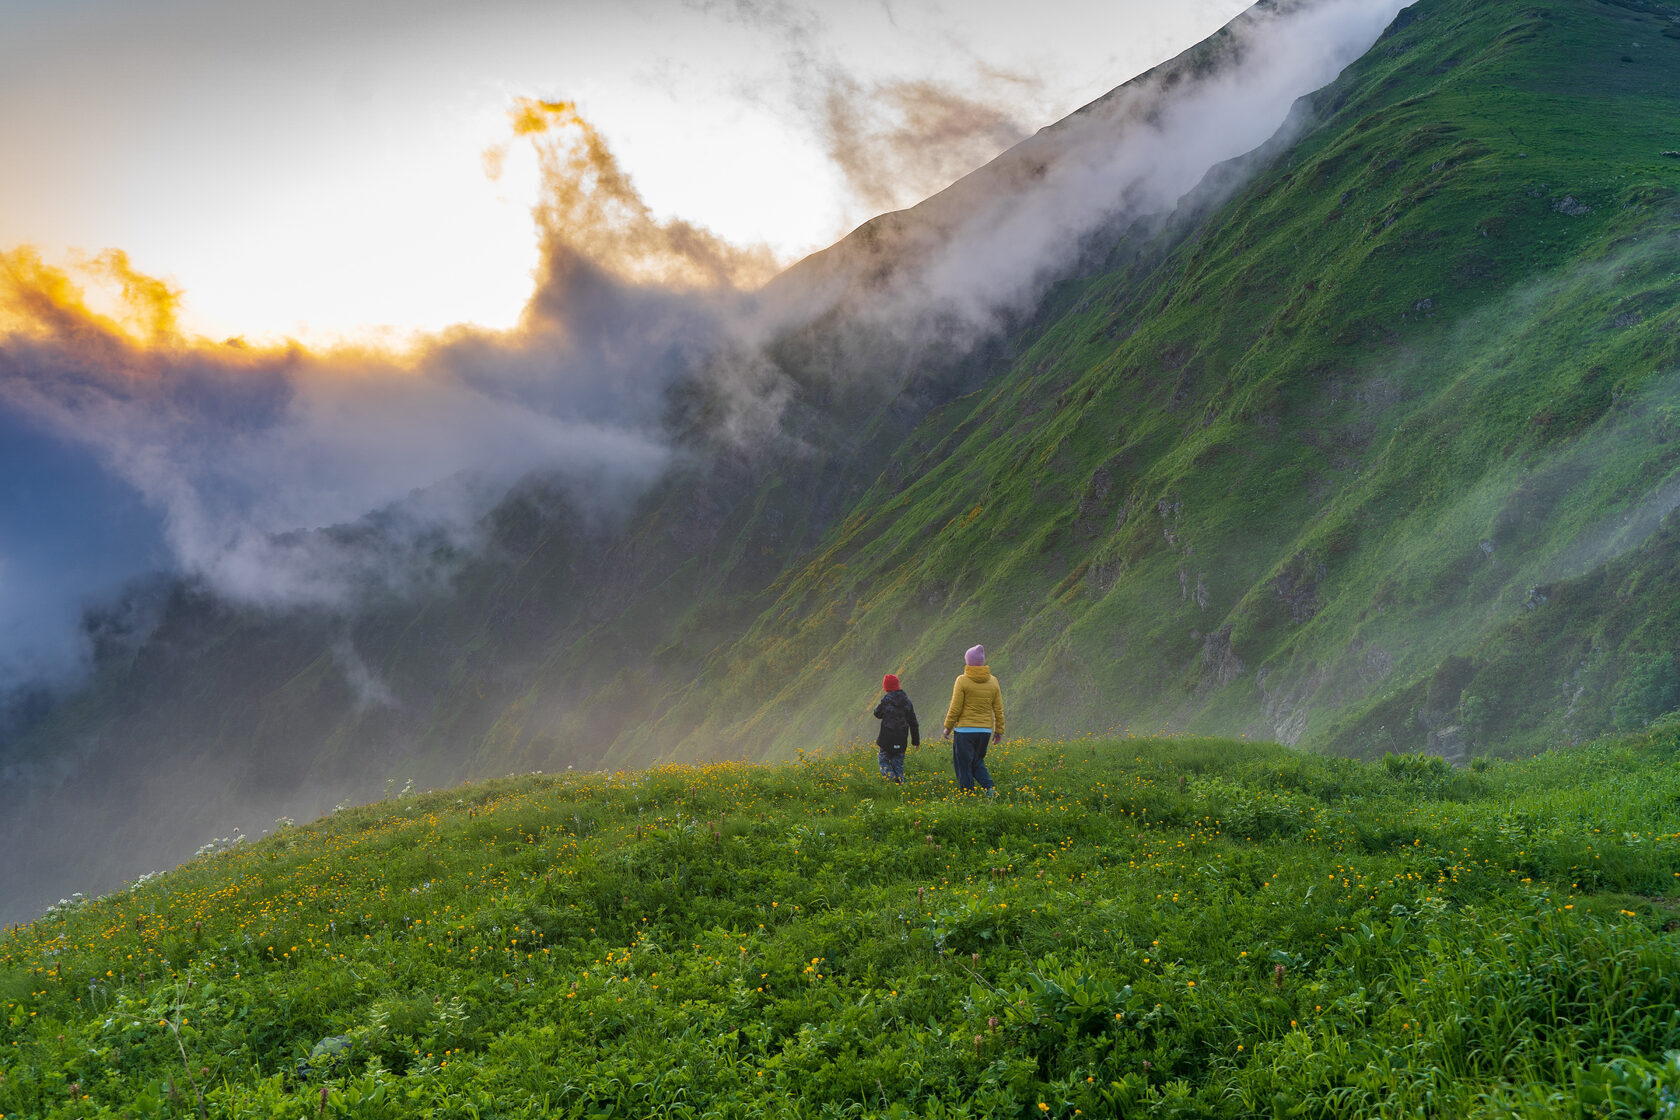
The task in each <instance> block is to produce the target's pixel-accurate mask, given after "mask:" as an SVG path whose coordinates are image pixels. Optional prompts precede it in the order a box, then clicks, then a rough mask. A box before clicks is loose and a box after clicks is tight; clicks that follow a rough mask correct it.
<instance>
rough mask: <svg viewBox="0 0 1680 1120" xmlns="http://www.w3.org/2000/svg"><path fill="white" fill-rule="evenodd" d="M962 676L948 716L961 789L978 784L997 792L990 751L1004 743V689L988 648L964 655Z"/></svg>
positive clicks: (948, 734) (947, 733) (953, 689)
mask: <svg viewBox="0 0 1680 1120" xmlns="http://www.w3.org/2000/svg"><path fill="white" fill-rule="evenodd" d="M963 661H964V662H966V664H965V665H964V666H963V671H962V676H960V677H958V678H957V683H956V684H955V685H953V686H952V687H951V707H950V708H949V710H947V711H946V713H945V737H946V738H948V739H950V738H951V736H952V735H953V734H955V736H956V738H954V739H951V764H952V765H953V766H954V767H955V768H956V771H957V785H958V786H960V787H961V788H962V790H963V792H965V793H966V792H969V791H971V790H973V789H974V787H975V785H976V784H978V785H979V786H980V788H981V789H984V790H985V791H987V792H988V793H991V792H992V791H993V787H992V775H991V772H990V771H989V770H987V769H986V747H987V746H988V745H992V744H996V743H1001V742H1003V689H1002V688H1001V687H999V685H998V681H997V678H996V677H994V676H992V671H991V669H989V668H988V667H987V666H986V647H985V646H975V647H974V648H973V649H971V650H969V651H968V652H967V653H965V654H964V655H963Z"/></svg>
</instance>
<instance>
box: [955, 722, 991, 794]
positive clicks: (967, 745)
mask: <svg viewBox="0 0 1680 1120" xmlns="http://www.w3.org/2000/svg"><path fill="white" fill-rule="evenodd" d="M991 741H992V733H991V732H990V731H953V732H952V733H951V762H952V764H953V765H954V766H955V767H956V768H957V785H958V786H959V787H961V788H962V789H964V790H971V789H973V788H974V786H975V784H976V783H978V784H979V786H980V788H981V789H991V788H992V774H991V771H989V770H987V769H986V747H987V746H988V745H989V744H990V743H991Z"/></svg>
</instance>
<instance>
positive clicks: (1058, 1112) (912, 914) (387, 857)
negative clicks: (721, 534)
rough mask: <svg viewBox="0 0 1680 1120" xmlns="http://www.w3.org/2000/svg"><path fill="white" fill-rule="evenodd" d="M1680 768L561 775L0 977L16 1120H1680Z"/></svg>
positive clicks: (388, 830) (238, 854) (1395, 761)
mask: <svg viewBox="0 0 1680 1120" xmlns="http://www.w3.org/2000/svg"><path fill="white" fill-rule="evenodd" d="M1677 752H1680V729H1677V727H1676V725H1674V724H1673V723H1669V724H1666V725H1665V726H1664V727H1663V728H1662V729H1661V730H1659V731H1656V732H1653V733H1647V734H1645V735H1643V736H1640V737H1636V738H1626V739H1623V740H1620V741H1616V742H1607V743H1598V744H1595V745H1592V746H1587V747H1581V748H1578V749H1575V750H1568V751H1556V752H1551V753H1549V754H1546V755H1544V756H1541V757H1539V758H1536V759H1532V760H1527V761H1522V762H1496V763H1493V764H1491V765H1489V764H1485V763H1479V764H1478V765H1476V766H1474V767H1471V768H1468V769H1463V770H1456V771H1455V770H1453V769H1452V768H1450V767H1448V766H1446V765H1445V764H1444V763H1442V762H1441V761H1440V760H1439V759H1436V758H1430V757H1425V756H1417V755H1407V756H1398V755H1396V756H1390V757H1389V758H1388V759H1387V760H1386V761H1385V762H1383V763H1381V764H1377V763H1365V762H1358V761H1353V760H1348V759H1333V758H1326V757H1323V756H1314V755H1310V754H1306V753H1303V752H1298V751H1291V750H1289V749H1287V748H1283V747H1280V746H1277V745H1261V744H1252V743H1245V742H1239V741H1221V740H1209V739H1177V740H1160V739H1143V738H1119V739H1080V740H1074V741H1068V742H1046V741H1040V742H1011V743H1007V744H1005V746H1004V747H1003V748H1001V749H999V750H998V751H997V752H995V754H994V757H993V759H991V760H990V761H991V762H993V764H994V773H995V774H996V775H997V777H998V781H999V796H998V797H997V798H996V799H995V800H992V799H979V798H973V797H964V796H962V795H958V794H956V793H955V792H954V790H953V788H952V783H951V780H950V776H949V772H948V766H947V765H946V759H947V755H946V753H945V752H942V751H940V750H933V749H927V750H921V751H913V752H912V753H911V755H910V765H909V768H908V781H907V783H906V784H905V785H904V786H903V787H897V786H893V785H890V784H885V783H883V782H882V780H881V779H880V778H879V777H878V776H877V775H875V774H874V773H873V770H874V766H873V758H872V752H871V751H869V750H867V749H864V750H847V751H843V752H840V753H838V754H835V755H833V756H831V757H821V758H813V757H808V758H805V759H801V760H799V761H797V762H793V763H785V764H780V765H775V766H768V767H766V766H751V765H743V764H738V763H729V764H715V765H711V766H707V767H698V768H694V767H664V768H660V769H656V770H650V771H643V772H623V773H618V774H613V775H586V776H579V775H565V776H558V777H551V776H540V775H533V776H528V777H522V778H511V779H505V780H501V781H496V782H492V783H489V784H485V785H479V786H471V787H462V788H458V789H454V790H450V791H446V792H442V793H427V794H423V795H417V796H411V795H409V794H408V793H406V792H405V793H400V794H396V795H394V796H392V797H390V798H388V799H387V800H385V801H382V802H379V803H376V804H373V805H368V806H364V807H361V808H355V809H348V810H344V811H342V812H339V813H337V814H334V815H332V816H329V817H327V818H325V819H323V820H321V821H319V822H316V823H315V824H312V825H308V826H301V827H289V828H284V829H282V830H281V831H280V832H278V833H277V834H276V835H274V836H271V837H269V838H267V839H264V840H261V841H259V842H256V843H250V844H239V845H233V846H231V847H228V848H226V849H225V850H223V851H221V852H219V853H215V854H208V855H205V856H202V857H200V858H199V859H196V860H194V861H193V862H191V863H189V864H187V865H186V866H184V867H181V868H178V869H176V870H174V871H171V872H168V873H166V874H164V875H162V876H159V877H153V878H150V879H148V880H146V881H144V882H139V883H136V884H134V885H132V886H131V887H130V888H128V889H126V890H123V891H119V892H117V893H115V894H112V895H109V896H107V897H105V898H101V899H96V900H92V901H85V902H81V901H72V902H69V903H65V904H61V905H60V906H59V907H57V908H55V909H54V911H53V912H51V913H50V914H48V915H47V916H46V917H44V918H43V919H41V920H40V921H38V922H36V923H35V924H33V925H30V926H25V927H21V928H16V929H12V930H9V931H8V932H7V933H6V934H5V936H4V937H3V938H0V1116H5V1117H32V1118H60V1117H118V1116H124V1117H153V1116H156V1117H173V1116H179V1117H189V1116H226V1117H259V1116H260V1117H296V1118H300V1120H301V1118H304V1117H315V1116H353V1117H399V1116H415V1115H428V1116H434V1117H440V1118H448V1117H461V1118H465V1117H474V1118H481V1120H482V1118H490V1117H506V1118H511V1117H522V1116H528V1117H549V1116H570V1117H605V1116H626V1117H641V1116H650V1115H661V1116H675V1117H682V1116H694V1117H699V1116H719V1117H734V1116H750V1115H772V1116H813V1117H815V1116H824V1117H846V1116H856V1117H865V1116H868V1117H874V1116H881V1117H907V1116H925V1117H962V1116H970V1117H978V1116H987V1117H1006V1116H1018V1117H1029V1116H1030V1117H1037V1116H1046V1115H1048V1116H1055V1117H1073V1116H1079V1115H1086V1116H1113V1115H1131V1114H1132V1113H1133V1111H1139V1112H1141V1111H1143V1110H1146V1109H1147V1110H1148V1111H1149V1113H1150V1114H1151V1115H1169V1116H1231V1117H1243V1116H1295V1117H1348V1116H1398V1115H1415V1116H1439V1117H1454V1118H1463V1117H1474V1116H1488V1117H1492V1116H1500V1117H1542V1116H1546V1117H1554V1116H1555V1117H1564V1116H1568V1117H1577V1116H1579V1117H1586V1116H1612V1115H1613V1116H1660V1115H1666V1114H1667V1113H1668V1112H1669V1111H1670V1110H1672V1108H1673V1105H1674V1101H1675V1099H1676V1096H1677V1094H1680V1064H1677V1063H1676V1061H1675V1060H1674V1057H1673V1054H1674V1051H1675V1050H1676V1049H1680V1018H1677V1017H1676V1014H1675V1011H1674V1008H1675V1005H1676V1001H1677V1000H1680V991H1677V989H1676V984H1677V980H1676V978H1677V977H1680V940H1677V937H1676V934H1675V933H1674V932H1672V931H1673V930H1674V929H1675V927H1676V925H1677V924H1680V921H1677V919H1676V911H1675V907H1676V895H1677V894H1680V888H1677V887H1676V885H1675V884H1676V881H1677V880H1680V833H1677V832H1675V831H1673V830H1674V828H1675V817H1674V812H1673V808H1672V806H1673V804H1674V802H1675V800H1676V798H1677V797H1680V768H1677V767H1676V765H1675V762H1676V755H1677Z"/></svg>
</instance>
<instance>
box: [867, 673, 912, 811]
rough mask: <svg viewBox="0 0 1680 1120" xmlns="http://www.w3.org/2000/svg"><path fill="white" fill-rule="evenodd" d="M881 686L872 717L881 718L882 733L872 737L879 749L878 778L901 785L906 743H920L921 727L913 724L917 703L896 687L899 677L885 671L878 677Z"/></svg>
mask: <svg viewBox="0 0 1680 1120" xmlns="http://www.w3.org/2000/svg"><path fill="white" fill-rule="evenodd" d="M881 687H882V688H883V689H885V690H886V693H887V694H886V695H885V696H883V697H881V702H880V703H878V704H876V705H875V718H876V719H878V720H880V721H881V733H880V734H879V735H877V736H875V746H876V747H877V748H879V750H880V757H879V762H880V764H881V777H883V778H891V779H892V780H893V781H895V782H898V783H899V784H900V785H902V784H903V783H904V752H905V750H906V749H907V748H906V746H905V742H906V740H908V741H909V743H911V744H913V745H914V746H918V747H919V746H921V745H922V729H921V726H920V725H918V724H917V723H916V706H915V705H914V704H912V703H910V697H909V696H907V695H906V694H905V692H904V690H903V689H902V688H899V687H898V677H896V676H895V675H893V674H892V673H888V674H887V675H886V676H885V677H883V678H881Z"/></svg>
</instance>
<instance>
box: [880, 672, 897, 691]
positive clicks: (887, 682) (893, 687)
mask: <svg viewBox="0 0 1680 1120" xmlns="http://www.w3.org/2000/svg"><path fill="white" fill-rule="evenodd" d="M881 687H882V688H884V689H886V690H887V691H888V692H897V691H898V675H897V674H896V673H888V674H887V675H886V676H884V677H882V678H881Z"/></svg>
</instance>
